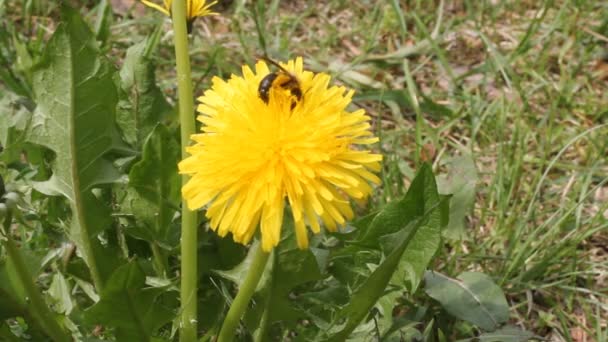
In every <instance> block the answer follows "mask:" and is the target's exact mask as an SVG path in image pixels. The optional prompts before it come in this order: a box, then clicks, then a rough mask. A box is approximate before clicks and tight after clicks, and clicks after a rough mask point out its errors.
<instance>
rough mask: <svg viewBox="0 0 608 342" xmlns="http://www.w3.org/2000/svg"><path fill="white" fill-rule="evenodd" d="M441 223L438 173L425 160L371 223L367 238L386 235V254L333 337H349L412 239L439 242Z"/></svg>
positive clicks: (384, 285)
mask: <svg viewBox="0 0 608 342" xmlns="http://www.w3.org/2000/svg"><path fill="white" fill-rule="evenodd" d="M441 223H442V219H441V201H440V197H439V194H438V193H437V185H436V183H435V177H434V176H433V173H432V171H431V167H430V166H429V165H428V164H424V165H423V166H422V167H421V169H420V170H419V172H418V174H417V176H416V177H415V178H414V180H413V182H412V185H411V186H410V189H409V190H408V192H407V194H406V196H405V198H404V199H403V200H400V201H396V202H392V203H389V204H388V205H387V206H386V207H385V208H384V209H383V210H381V211H380V212H379V213H378V215H377V216H376V217H375V218H374V219H373V221H372V222H371V223H370V228H369V231H368V234H366V236H365V238H366V239H369V238H371V237H372V236H373V237H375V238H379V237H380V236H382V235H384V236H383V240H384V242H385V251H386V254H387V256H386V258H385V259H384V261H383V262H382V263H381V264H380V265H379V266H378V267H377V268H376V269H375V270H374V272H373V273H372V274H371V275H370V276H369V278H368V279H367V281H366V282H365V283H363V285H362V286H360V287H359V288H358V289H356V290H355V292H354V293H353V295H352V299H351V302H350V303H349V305H348V306H347V307H346V308H345V309H344V310H343V311H342V312H341V313H340V316H342V317H344V318H345V319H346V323H345V325H344V327H343V328H342V330H341V331H340V332H338V333H336V334H335V335H333V336H332V337H331V338H330V341H342V340H344V339H345V338H347V337H348V335H349V334H350V333H351V332H352V331H353V330H354V329H355V328H356V327H357V326H358V325H359V323H360V322H361V320H363V319H364V318H365V317H366V316H367V315H368V313H369V312H370V310H371V308H372V307H373V306H374V305H375V304H376V302H377V301H378V299H379V298H380V297H382V296H383V295H384V293H385V290H386V287H387V285H388V283H389V281H390V279H391V277H392V276H393V273H394V272H395V270H396V268H397V266H398V264H399V262H400V260H401V259H402V255H403V254H404V252H405V251H406V250H407V249H408V248H410V243H411V242H412V241H413V239H414V238H415V236H416V235H417V234H421V236H422V238H421V241H424V240H425V239H424V238H426V239H428V242H427V243H428V244H432V245H436V244H437V243H438V242H437V241H435V240H437V239H438V234H437V231H438V229H440V227H441ZM427 230H428V231H429V232H428V233H427ZM377 231H382V232H384V234H380V236H377V235H376V234H377ZM387 235H388V236H387ZM366 242H370V241H369V240H368V241H366ZM389 242H390V243H389Z"/></svg>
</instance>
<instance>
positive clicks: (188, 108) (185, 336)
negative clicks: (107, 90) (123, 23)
mask: <svg viewBox="0 0 608 342" xmlns="http://www.w3.org/2000/svg"><path fill="white" fill-rule="evenodd" d="M171 13H172V15H173V31H174V34H175V36H174V38H173V41H174V44H175V62H176V64H177V81H178V84H177V91H178V96H179V121H180V125H181V142H182V158H185V157H186V155H187V153H186V146H188V145H189V144H190V136H191V135H192V134H194V103H193V102H194V101H193V98H194V96H193V93H192V76H191V74H190V56H189V54H188V32H187V28H186V1H185V0H181V1H173V8H172V10H171ZM188 179H189V177H188V176H182V185H183V184H186V182H187V181H188ZM197 245H198V237H197V222H196V212H193V211H190V210H188V206H187V205H186V203H185V201H184V200H182V236H181V291H180V296H181V317H180V337H179V340H180V341H182V342H191V341H196V331H197V311H196V307H197V296H196V292H197V288H196V285H197V280H198V276H197V248H196V247H197Z"/></svg>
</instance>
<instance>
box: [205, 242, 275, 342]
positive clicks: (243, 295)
mask: <svg viewBox="0 0 608 342" xmlns="http://www.w3.org/2000/svg"><path fill="white" fill-rule="evenodd" d="M268 256H270V253H267V252H264V250H263V249H262V244H261V243H259V244H258V247H257V249H256V251H255V254H254V256H253V261H252V262H251V266H250V268H249V272H248V273H247V276H246V277H245V280H244V281H243V284H242V285H241V287H240V289H239V292H238V293H237V295H236V298H234V301H233V302H232V305H230V309H229V310H228V314H227V315H226V319H224V323H223V324H222V329H221V330H220V334H219V336H218V339H217V342H230V341H232V339H233V338H234V335H235V331H236V328H237V327H238V325H239V321H240V320H241V317H242V316H243V313H244V312H245V310H247V306H248V304H249V300H250V299H251V297H252V296H253V294H254V292H255V289H256V287H257V286H258V283H259V282H260V278H262V274H264V269H265V268H266V262H267V261H268Z"/></svg>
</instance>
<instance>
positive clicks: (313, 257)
mask: <svg viewBox="0 0 608 342" xmlns="http://www.w3.org/2000/svg"><path fill="white" fill-rule="evenodd" d="M327 254H328V252H327V251H325V250H321V249H316V250H313V249H306V250H300V249H297V248H290V249H284V248H279V250H278V253H277V255H276V258H277V260H276V264H275V267H274V269H273V274H272V280H271V283H270V288H269V294H270V303H269V304H268V305H267V310H269V312H268V320H269V321H268V322H269V323H272V322H276V321H285V322H295V321H296V320H298V319H300V318H302V317H304V316H305V315H304V312H303V311H302V310H300V309H298V307H297V306H296V305H295V304H294V301H295V299H296V298H293V297H292V298H290V294H291V292H292V291H293V289H294V288H295V287H297V286H299V285H302V284H306V283H309V282H313V281H315V280H320V279H322V278H323V274H322V272H321V270H322V268H324V266H325V265H326V262H324V260H327Z"/></svg>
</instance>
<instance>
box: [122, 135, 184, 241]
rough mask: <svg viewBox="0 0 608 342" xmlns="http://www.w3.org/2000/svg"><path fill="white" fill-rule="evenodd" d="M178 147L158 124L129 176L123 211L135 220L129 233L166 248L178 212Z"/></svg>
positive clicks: (179, 184) (174, 140)
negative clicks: (126, 211)
mask: <svg viewBox="0 0 608 342" xmlns="http://www.w3.org/2000/svg"><path fill="white" fill-rule="evenodd" d="M179 158H180V146H179V143H178V142H177V141H176V139H175V138H174V136H173V135H172V134H171V133H169V130H168V129H167V128H166V127H165V126H164V125H161V124H158V125H157V126H156V127H155V128H154V130H153V131H152V132H151V133H150V136H149V137H148V139H147V140H146V143H145V144H144V151H143V155H142V159H141V160H140V161H139V162H137V163H135V164H134V165H133V167H132V168H131V172H130V173H129V189H128V190H127V197H126V199H125V202H124V204H125V209H126V210H129V211H130V212H131V213H132V214H133V215H134V216H135V218H136V219H137V225H136V226H135V227H132V228H129V229H128V230H127V232H128V233H130V234H132V235H134V236H136V237H139V238H142V239H145V240H147V241H150V242H152V241H155V242H159V243H161V244H165V245H169V244H170V243H171V242H172V241H173V239H170V236H169V235H170V233H171V228H172V226H171V222H172V220H173V216H174V215H175V213H176V212H177V211H179V204H180V198H181V196H180V187H181V181H180V177H179V174H178V172H177V163H178V162H179Z"/></svg>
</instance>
